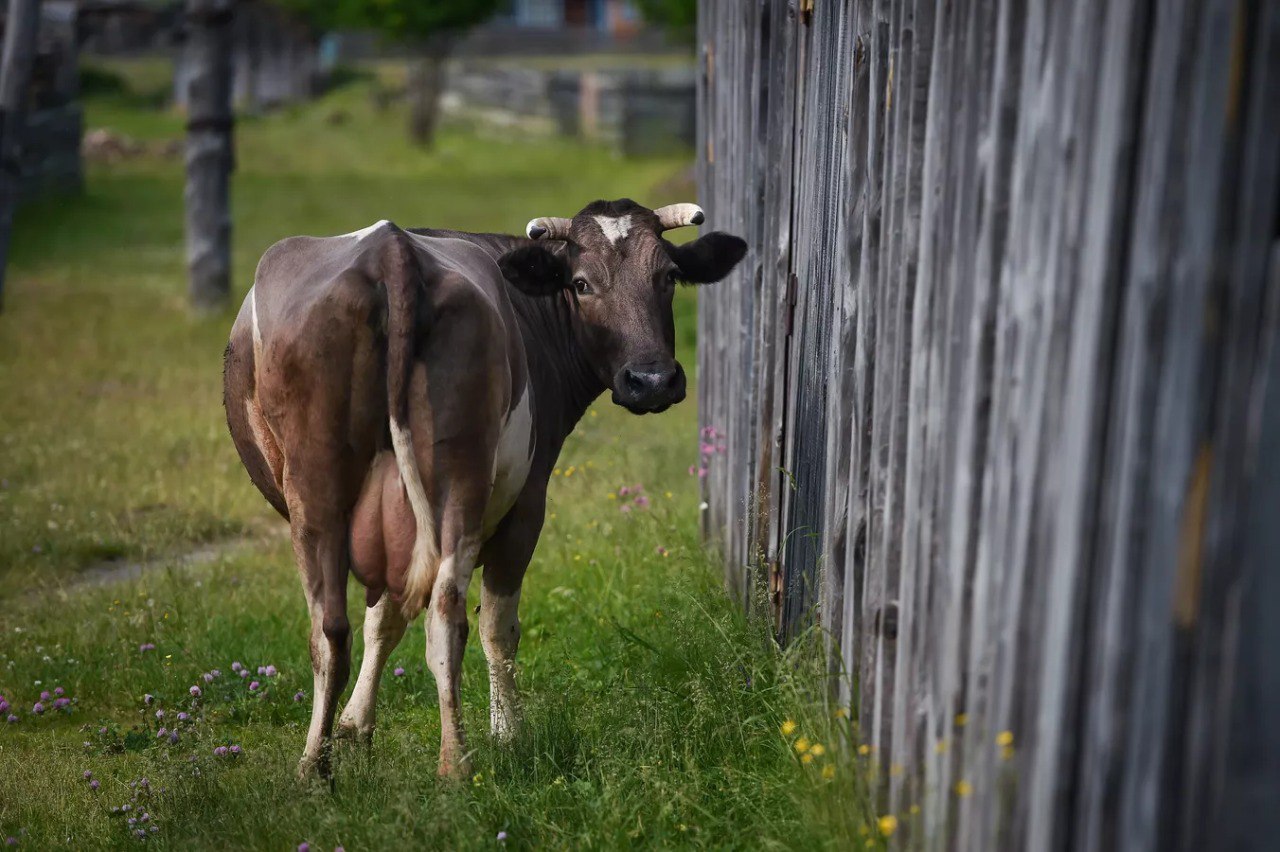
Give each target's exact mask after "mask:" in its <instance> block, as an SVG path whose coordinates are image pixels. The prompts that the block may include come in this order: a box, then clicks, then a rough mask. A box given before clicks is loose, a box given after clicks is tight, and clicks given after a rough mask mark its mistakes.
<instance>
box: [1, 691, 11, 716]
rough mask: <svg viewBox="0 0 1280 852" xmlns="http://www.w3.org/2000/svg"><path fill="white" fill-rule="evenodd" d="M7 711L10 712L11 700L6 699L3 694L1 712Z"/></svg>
mask: <svg viewBox="0 0 1280 852" xmlns="http://www.w3.org/2000/svg"><path fill="white" fill-rule="evenodd" d="M7 712H9V702H8V701H7V700H6V699H5V697H4V696H3V695H0V713H7Z"/></svg>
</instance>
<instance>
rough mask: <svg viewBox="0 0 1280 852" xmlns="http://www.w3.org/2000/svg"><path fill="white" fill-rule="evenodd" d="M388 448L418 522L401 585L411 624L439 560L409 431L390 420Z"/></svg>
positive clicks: (433, 527) (429, 507)
mask: <svg viewBox="0 0 1280 852" xmlns="http://www.w3.org/2000/svg"><path fill="white" fill-rule="evenodd" d="M391 445H392V446H393V447H394V448H395V452H396V467H397V468H399V470H400V479H401V480H402V481H403V482H404V486H405V490H406V491H407V492H408V495H409V507H410V508H411V509H413V518H414V520H415V521H416V522H417V536H416V538H415V539H414V542H413V555H412V557H411V558H410V560H409V573H408V576H406V577H405V585H404V603H403V609H404V616H405V618H407V619H410V620H412V619H413V618H414V617H415V616H417V614H418V613H419V612H421V611H422V607H423V606H425V605H426V601H427V597H428V595H429V594H430V592H431V589H430V588H429V587H428V584H429V583H430V582H431V571H432V568H434V567H435V564H436V562H437V561H439V559H440V551H439V545H437V543H436V532H435V526H434V524H433V523H432V520H433V519H432V516H431V504H430V503H429V502H427V490H426V488H424V487H423V485H422V475H421V473H420V472H419V470H418V460H417V457H416V456H415V455H414V452H413V438H412V437H411V436H410V434H409V427H408V426H407V425H401V424H400V423H397V422H396V419H395V417H392V418H391Z"/></svg>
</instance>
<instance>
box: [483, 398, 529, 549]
mask: <svg viewBox="0 0 1280 852" xmlns="http://www.w3.org/2000/svg"><path fill="white" fill-rule="evenodd" d="M532 437H533V406H532V404H531V400H530V398H529V383H528V382H527V381H526V382H525V386H524V391H523V392H522V393H521V394H520V400H519V401H518V402H517V403H516V407H515V408H514V409H512V411H511V413H510V415H508V417H507V419H506V422H505V423H503V424H502V431H501V432H499V433H498V446H497V447H496V449H495V450H494V454H493V490H492V491H491V492H490V494H489V505H487V506H485V510H484V521H483V523H482V524H481V527H482V529H483V531H484V537H485V538H488V537H489V534H490V533H491V532H493V530H494V528H495V527H496V526H497V525H498V522H499V521H501V520H502V518H503V517H504V516H505V515H506V514H507V512H508V511H509V510H510V509H511V506H512V505H513V504H514V503H515V501H516V497H517V496H519V494H520V491H521V489H523V488H524V481H525V479H526V478H527V477H528V476H529V465H530V464H531V463H532V462H533V452H532V451H531V449H530V448H531V447H532V445H533V442H532V440H531V439H532Z"/></svg>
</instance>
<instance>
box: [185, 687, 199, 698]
mask: <svg viewBox="0 0 1280 852" xmlns="http://www.w3.org/2000/svg"><path fill="white" fill-rule="evenodd" d="M187 692H190V693H191V695H192V697H194V698H199V697H200V687H198V686H193V687H191V688H190V689H188V690H187Z"/></svg>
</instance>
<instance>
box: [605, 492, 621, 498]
mask: <svg viewBox="0 0 1280 852" xmlns="http://www.w3.org/2000/svg"><path fill="white" fill-rule="evenodd" d="M605 497H607V498H608V499H610V500H617V499H618V495H617V494H614V493H613V492H612V491H610V492H609V493H608V494H606V495H605Z"/></svg>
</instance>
